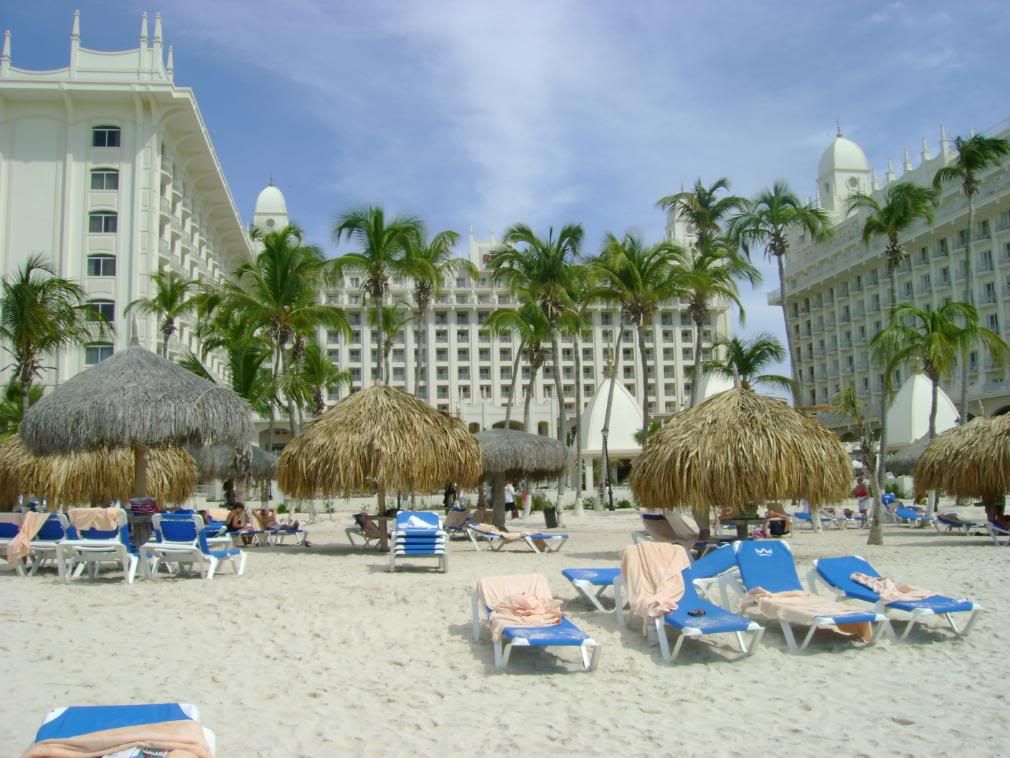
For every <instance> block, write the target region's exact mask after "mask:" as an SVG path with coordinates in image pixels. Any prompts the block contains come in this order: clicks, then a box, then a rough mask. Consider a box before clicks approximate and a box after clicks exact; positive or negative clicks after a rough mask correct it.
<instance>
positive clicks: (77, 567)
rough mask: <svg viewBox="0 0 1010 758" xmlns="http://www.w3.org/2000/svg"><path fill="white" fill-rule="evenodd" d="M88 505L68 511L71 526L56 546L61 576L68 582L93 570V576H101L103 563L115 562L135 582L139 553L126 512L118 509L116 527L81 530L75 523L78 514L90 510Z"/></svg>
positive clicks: (126, 578) (127, 577) (129, 579)
mask: <svg viewBox="0 0 1010 758" xmlns="http://www.w3.org/2000/svg"><path fill="white" fill-rule="evenodd" d="M87 510H90V509H88V508H72V509H70V511H69V512H68V516H69V520H70V526H69V527H68V528H67V536H66V539H64V540H61V541H60V542H59V543H58V544H57V545H56V564H57V567H58V568H59V569H60V571H61V573H60V576H61V578H62V579H63V581H65V582H69V581H70V579H71V578H74V579H77V578H79V577H80V576H81V574H83V573H84V571H85V569H88V570H89V573H90V575H91V578H92V579H95V578H97V577H98V568H99V566H101V565H102V564H103V563H111V564H114V565H116V566H118V567H120V568H122V570H123V578H124V579H125V580H126V583H127V584H133V580H134V578H135V577H136V575H137V565H138V563H139V555H138V553H137V551H136V549H135V548H134V547H133V543H132V542H131V541H130V527H129V525H128V522H127V517H126V511H125V510H123V509H122V508H115V509H114V510H115V511H118V516H119V525H118V527H117V528H115V529H110V530H103V529H85V530H83V531H80V532H78V530H77V528H76V527H75V526H74V514H75V513H76V512H79V511H87Z"/></svg>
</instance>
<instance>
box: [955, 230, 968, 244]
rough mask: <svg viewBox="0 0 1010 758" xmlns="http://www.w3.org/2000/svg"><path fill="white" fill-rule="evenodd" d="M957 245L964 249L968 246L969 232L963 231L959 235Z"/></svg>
mask: <svg viewBox="0 0 1010 758" xmlns="http://www.w3.org/2000/svg"><path fill="white" fill-rule="evenodd" d="M957 244H958V247H964V246H965V245H967V244H968V230H967V229H962V230H961V231H959V232H958V233H957Z"/></svg>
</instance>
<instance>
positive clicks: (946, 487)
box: [915, 416, 1010, 500]
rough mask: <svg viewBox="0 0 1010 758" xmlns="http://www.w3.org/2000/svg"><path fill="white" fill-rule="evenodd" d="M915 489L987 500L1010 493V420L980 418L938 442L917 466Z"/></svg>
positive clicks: (928, 448)
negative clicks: (939, 491) (933, 490)
mask: <svg viewBox="0 0 1010 758" xmlns="http://www.w3.org/2000/svg"><path fill="white" fill-rule="evenodd" d="M915 489H916V493H917V494H920V495H921V494H922V493H924V492H925V491H926V490H932V489H936V490H942V491H944V492H946V493H947V494H948V495H954V496H957V497H980V498H983V499H985V500H995V499H998V498H1001V497H1002V496H1003V495H1004V494H1005V493H1007V492H1010V416H996V417H994V418H985V417H981V416H980V417H978V418H975V419H972V420H971V421H969V422H968V423H967V424H965V425H964V426H959V427H956V428H954V429H950V430H948V431H946V432H944V433H943V434H941V435H940V436H939V437H937V438H936V439H934V440H933V441H932V442H931V443H930V445H929V447H927V448H926V451H925V452H924V453H923V454H922V456H921V457H920V458H919V462H918V463H917V464H916V466H915Z"/></svg>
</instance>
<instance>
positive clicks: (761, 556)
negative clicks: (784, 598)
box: [719, 540, 894, 651]
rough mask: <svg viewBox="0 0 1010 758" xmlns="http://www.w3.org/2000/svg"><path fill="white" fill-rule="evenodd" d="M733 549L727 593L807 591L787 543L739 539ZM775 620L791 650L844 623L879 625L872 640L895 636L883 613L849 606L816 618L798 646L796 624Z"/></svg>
mask: <svg viewBox="0 0 1010 758" xmlns="http://www.w3.org/2000/svg"><path fill="white" fill-rule="evenodd" d="M733 550H734V552H735V553H736V562H737V571H736V572H728V573H724V574H722V575H721V576H720V577H719V583H720V589H721V590H722V591H723V592H724V593H726V594H728V591H734V592H736V593H738V594H740V595H743V594H744V593H746V592H750V591H751V590H757V589H763V590H765V591H766V592H771V593H777V592H803V591H804V589H803V585H802V584H801V583H800V577H799V575H798V574H797V573H796V564H795V562H794V561H793V554H792V550H791V549H790V547H789V544H788V543H787V542H780V541H775V540H758V541H747V542H735V543H733ZM775 620H776V621H778V623H779V626H780V627H781V629H782V634H783V636H784V637H785V638H786V645H787V646H788V647H789V650H791V651H797V650H805V649H806V647H807V645H809V644H810V640H811V639H813V636H814V632H816V631H817V630H818V629H829V628H834V627H836V626H838V625H840V624H862V623H870V624H875V627H874V629H873V636H872V638H871V642H876V641H877V640H878V639H879V638H880V635H881V634H882V633H883V634H885V635H887V636H890V637H893V635H894V633H893V631H892V630H891V626H890V624H889V623H888V620H887V617H886V616H885V615H884V614H883V613H878V612H876V611H860V610H851V611H850V610H847V609H846V610H844V611H842V610H839V611H838V612H835V613H831V614H826V615H822V616H816V617H814V618H813V619H812V620H811V623H810V628H809V631H808V632H807V635H806V637H805V638H804V639H803V642H802V643H801V644H800V645H798V646H797V644H796V637H795V636H794V634H793V630H792V626H791V625H790V624H789V623H788V622H786V621H782V620H780V619H775Z"/></svg>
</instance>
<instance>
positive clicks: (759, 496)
mask: <svg viewBox="0 0 1010 758" xmlns="http://www.w3.org/2000/svg"><path fill="white" fill-rule="evenodd" d="M851 478H852V464H851V463H850V461H849V457H848V455H846V453H845V449H844V448H843V447H842V444H841V442H840V441H839V440H838V437H836V436H835V435H834V434H833V433H832V432H831V431H830V430H829V429H828V428H827V427H826V426H824V425H823V424H821V423H820V422H818V421H816V420H815V419H813V418H811V417H810V416H807V415H805V414H803V413H800V412H799V411H797V410H795V409H793V408H791V407H790V406H789V405H787V404H786V403H785V402H784V401H782V400H777V399H775V398H770V397H765V396H763V395H758V394H757V393H756V392H754V391H753V390H750V389H743V388H741V389H734V390H729V391H727V392H723V393H721V394H719V395H715V396H714V397H712V398H710V399H708V400H706V401H705V402H703V403H702V404H701V405H698V406H696V407H694V408H691V409H690V410H688V411H684V412H683V413H679V414H677V415H675V416H673V417H672V418H670V420H669V421H667V422H666V424H665V425H664V426H663V428H662V429H660V430H659V431H658V432H656V433H654V434H653V435H652V436H651V437H649V441H648V442H647V443H646V446H645V449H644V450H643V451H642V455H641V457H639V459H638V461H637V463H636V464H635V468H634V470H633V471H632V474H631V489H632V491H633V492H634V493H635V496H636V497H637V498H638V500H639V502H640V503H641V504H642V505H643V506H645V507H648V508H667V509H668V508H674V507H678V506H689V507H690V508H691V509H692V511H693V512H694V514H695V515H696V516H697V517H698V518H699V519H700V520H705V521H707V519H708V514H709V511H710V510H711V509H713V508H717V507H719V506H733V507H734V508H737V509H740V508H741V507H743V506H744V505H746V504H748V503H760V502H764V501H768V500H779V499H787V498H803V499H806V500H807V501H808V502H809V503H810V505H811V507H817V506H819V505H821V504H823V503H826V502H831V501H835V500H840V499H842V498H844V497H846V496H847V495H848V492H849V484H850V482H851Z"/></svg>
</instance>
